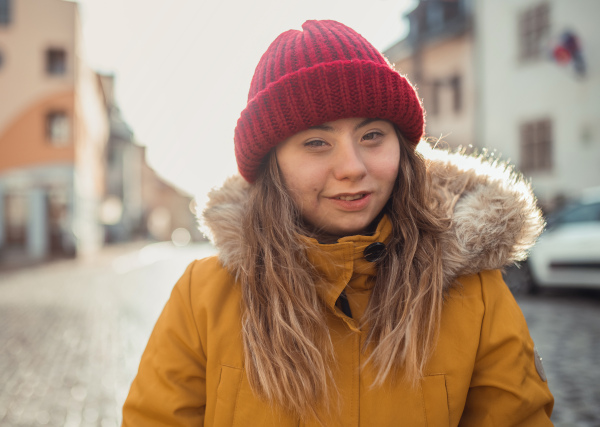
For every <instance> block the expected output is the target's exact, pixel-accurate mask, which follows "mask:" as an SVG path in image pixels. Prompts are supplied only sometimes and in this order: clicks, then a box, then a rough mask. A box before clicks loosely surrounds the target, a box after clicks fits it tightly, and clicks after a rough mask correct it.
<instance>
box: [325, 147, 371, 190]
mask: <svg viewBox="0 0 600 427" xmlns="http://www.w3.org/2000/svg"><path fill="white" fill-rule="evenodd" d="M336 148H337V150H336V153H335V154H336V155H335V165H334V171H333V173H334V177H335V178H336V179H338V180H346V179H347V180H350V181H358V180H360V179H362V178H364V176H365V175H366V174H367V168H366V165H365V162H364V159H363V157H362V154H361V152H360V148H359V147H357V146H356V145H355V144H354V143H352V142H350V141H346V142H344V143H340V144H338V145H337V147H336Z"/></svg>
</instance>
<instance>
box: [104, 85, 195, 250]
mask: <svg viewBox="0 0 600 427" xmlns="http://www.w3.org/2000/svg"><path fill="white" fill-rule="evenodd" d="M101 81H102V88H103V90H104V96H105V99H106V105H107V109H108V110H107V111H108V116H109V123H110V136H109V139H108V143H107V146H106V194H105V196H104V200H103V203H102V207H101V210H100V220H101V222H102V223H103V224H104V226H105V241H106V243H115V242H123V241H128V240H132V239H136V238H151V239H155V240H161V241H164V240H173V241H174V242H177V243H182V242H184V241H186V240H187V241H191V240H193V241H198V240H202V235H201V233H200V232H199V231H198V227H197V224H196V215H195V211H194V209H193V202H192V200H193V198H192V197H191V196H189V195H187V194H185V193H183V192H181V191H180V190H178V189H177V188H175V187H174V186H172V185H171V184H169V183H167V182H166V181H165V180H163V179H162V178H161V177H160V176H159V175H158V174H157V173H156V172H155V171H154V170H153V169H152V168H151V167H150V166H149V165H148V164H147V163H146V147H144V146H142V145H140V144H138V143H137V142H136V140H135V137H134V134H133V131H132V130H131V128H130V127H129V126H128V124H127V123H126V122H125V120H124V119H123V116H122V114H121V111H120V109H119V107H118V105H117V102H116V100H115V94H114V85H115V78H114V76H113V75H102V76H101Z"/></svg>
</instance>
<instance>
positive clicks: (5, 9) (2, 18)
mask: <svg viewBox="0 0 600 427" xmlns="http://www.w3.org/2000/svg"><path fill="white" fill-rule="evenodd" d="M8 24H10V0H0V25H8Z"/></svg>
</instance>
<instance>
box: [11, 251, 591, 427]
mask: <svg viewBox="0 0 600 427" xmlns="http://www.w3.org/2000/svg"><path fill="white" fill-rule="evenodd" d="M212 252H213V249H212V247H211V246H209V245H196V246H192V247H188V248H182V249H175V248H173V247H171V246H169V245H165V244H155V245H150V246H146V247H143V248H141V249H140V248H139V247H138V248H134V247H132V248H129V249H128V250H123V249H120V250H116V249H115V250H113V251H112V252H111V251H110V250H109V251H108V252H106V253H103V254H102V255H101V256H99V257H97V258H96V259H94V260H93V261H88V262H76V261H62V262H55V263H52V264H48V265H45V266H40V267H36V268H33V269H29V270H27V271H24V270H21V271H13V272H3V273H0V322H1V325H2V327H1V328H0V348H1V353H0V425H2V426H4V427H20V426H38V425H47V426H67V427H78V426H97V427H98V426H99V427H113V426H118V425H119V424H120V420H121V406H122V404H123V401H124V399H125V397H126V394H127V392H128V390H129V385H130V383H131V381H132V379H133V377H134V375H135V373H136V370H137V365H138V363H139V359H140V356H141V353H142V351H143V349H144V346H145V344H146V341H147V339H148V336H149V334H150V332H151V329H152V326H153V324H154V322H155V320H156V318H157V316H158V315H159V313H160V310H161V309H162V306H163V305H164V302H165V301H166V299H167V298H168V296H169V293H170V291H171V288H172V286H173V285H174V283H175V281H176V280H177V279H178V278H179V276H180V275H181V274H182V273H183V271H184V269H185V267H186V265H187V264H188V263H189V262H190V261H191V260H192V259H194V258H196V257H203V256H207V255H209V254H210V253H212ZM518 301H519V304H520V305H521V307H522V309H523V312H524V314H525V317H526V318H527V321H528V324H529V326H530V330H531V335H532V336H533V339H534V341H535V342H536V345H537V347H538V349H539V351H540V353H541V355H542V357H543V360H544V367H545V370H546V373H547V376H548V379H549V381H550V387H551V390H552V391H553V393H554V395H555V398H556V403H555V409H554V415H553V420H554V422H555V425H556V426H563V427H567V426H600V368H599V367H598V366H599V362H600V357H599V356H598V355H599V354H600V322H599V320H600V293H592V292H587V293H582V292H581V293H577V292H554V291H553V292H545V293H543V294H542V295H538V296H526V297H525V296H523V297H519V298H518Z"/></svg>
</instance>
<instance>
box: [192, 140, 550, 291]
mask: <svg viewBox="0 0 600 427" xmlns="http://www.w3.org/2000/svg"><path fill="white" fill-rule="evenodd" d="M418 151H419V152H420V153H421V154H422V155H423V157H424V158H425V159H426V162H427V170H428V173H429V174H430V176H431V179H432V183H433V188H434V197H435V198H436V202H437V204H438V206H439V209H440V215H448V216H451V217H452V226H451V227H450V229H449V230H448V231H447V232H446V233H444V235H443V236H442V237H441V238H442V248H443V272H444V276H445V280H444V282H445V284H446V285H450V284H451V283H452V282H454V280H455V279H456V278H457V277H459V276H461V275H467V274H474V273H478V272H480V271H482V270H491V269H497V268H502V267H505V266H507V265H509V264H511V263H513V262H515V261H520V260H523V259H525V258H526V257H527V251H528V250H529V249H530V248H531V247H532V246H533V244H534V243H535V241H536V240H537V238H538V236H539V234H540V233H541V231H542V229H543V226H544V221H543V219H542V215H541V212H540V210H539V209H538V207H537V205H536V199H535V196H534V195H533V192H532V190H531V185H530V183H529V182H528V181H526V180H525V179H524V178H523V176H522V175H521V174H519V173H517V172H515V170H514V168H513V167H512V166H510V165H509V164H507V163H504V162H501V161H500V160H499V159H497V158H495V157H493V156H491V155H489V154H487V153H486V152H483V153H480V154H478V155H467V154H465V153H464V152H462V151H455V152H451V151H446V150H440V149H433V148H431V147H430V146H429V145H428V144H426V143H423V142H422V143H420V144H419V146H418ZM249 188H250V184H248V183H247V182H246V181H245V180H244V179H243V178H242V177H241V176H239V175H237V176H233V177H231V178H229V179H227V180H226V181H225V183H224V184H223V186H222V187H221V188H219V189H216V190H213V191H211V193H210V194H209V202H208V203H207V205H206V208H205V209H204V211H203V213H202V218H200V222H201V225H202V228H203V232H204V233H205V234H206V235H207V236H208V237H209V238H210V239H211V241H212V242H213V243H214V244H215V246H216V247H217V248H218V249H219V258H220V260H221V262H222V263H223V265H224V266H225V267H226V268H227V269H228V270H229V271H230V272H232V273H233V274H234V275H235V276H237V275H238V272H239V271H240V268H241V262H240V260H241V259H242V250H241V249H242V240H241V237H240V236H241V235H242V234H243V232H244V230H243V228H242V217H243V215H244V212H245V209H246V202H247V200H248V190H249Z"/></svg>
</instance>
